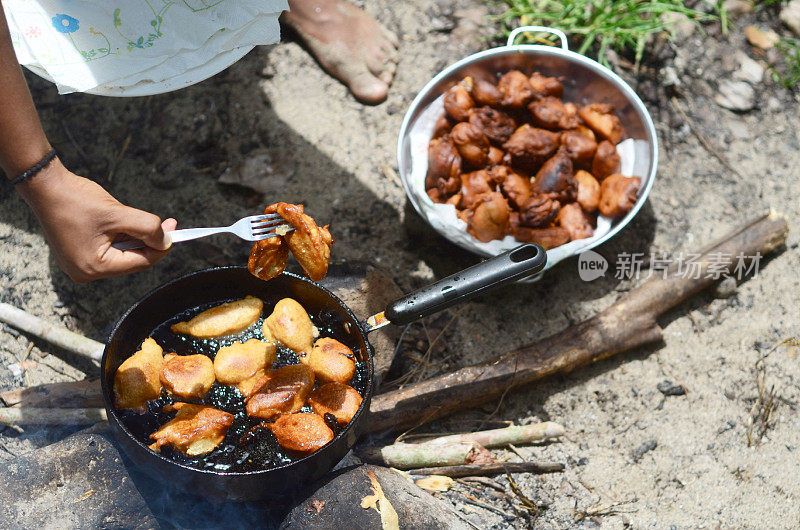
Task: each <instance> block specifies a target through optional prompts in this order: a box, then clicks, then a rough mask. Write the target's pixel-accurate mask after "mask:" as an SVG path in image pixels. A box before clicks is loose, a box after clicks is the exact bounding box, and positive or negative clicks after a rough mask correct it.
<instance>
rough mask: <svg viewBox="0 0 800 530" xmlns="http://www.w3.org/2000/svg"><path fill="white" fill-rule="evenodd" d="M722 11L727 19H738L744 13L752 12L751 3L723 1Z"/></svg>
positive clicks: (735, 0) (734, 0)
mask: <svg viewBox="0 0 800 530" xmlns="http://www.w3.org/2000/svg"><path fill="white" fill-rule="evenodd" d="M722 9H724V10H725V12H726V13H727V14H728V16H729V17H739V16H741V15H744V14H745V13H751V12H752V11H753V3H752V2H748V1H747V0H725V1H724V2H722Z"/></svg>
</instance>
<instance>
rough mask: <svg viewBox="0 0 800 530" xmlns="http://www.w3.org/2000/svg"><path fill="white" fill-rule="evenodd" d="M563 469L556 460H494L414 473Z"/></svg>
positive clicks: (448, 474) (468, 474)
mask: <svg viewBox="0 0 800 530" xmlns="http://www.w3.org/2000/svg"><path fill="white" fill-rule="evenodd" d="M563 470H564V464H559V463H556V462H530V461H528V462H496V463H493V464H464V465H462V466H442V467H423V468H420V469H415V470H413V473H414V474H415V475H444V476H445V477H452V478H460V477H486V476H492V475H502V474H503V473H506V472H509V473H555V472H558V471H563Z"/></svg>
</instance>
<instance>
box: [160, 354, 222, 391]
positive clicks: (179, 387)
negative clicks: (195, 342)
mask: <svg viewBox="0 0 800 530" xmlns="http://www.w3.org/2000/svg"><path fill="white" fill-rule="evenodd" d="M161 384H162V385H164V388H166V389H167V391H168V392H169V393H170V394H172V395H175V396H179V397H182V398H184V399H200V398H201V397H203V396H205V395H206V392H208V389H209V388H211V385H213V384H214V363H213V362H212V361H211V359H209V358H208V357H206V356H205V355H200V354H197V355H177V354H175V353H168V354H166V355H165V356H164V365H163V366H162V367H161Z"/></svg>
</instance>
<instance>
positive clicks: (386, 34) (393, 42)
mask: <svg viewBox="0 0 800 530" xmlns="http://www.w3.org/2000/svg"><path fill="white" fill-rule="evenodd" d="M381 30H382V31H383V35H384V37H386V40H387V41H389V43H390V44H391V45H392V46H393V47H394V48H397V47H398V46H400V40H399V39H398V38H397V35H395V33H394V32H393V31H389V30H388V29H386V28H385V27H383V26H381Z"/></svg>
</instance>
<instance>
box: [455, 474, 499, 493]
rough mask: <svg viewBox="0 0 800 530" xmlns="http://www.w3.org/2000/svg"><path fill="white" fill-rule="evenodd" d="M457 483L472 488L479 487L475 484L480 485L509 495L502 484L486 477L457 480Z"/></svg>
mask: <svg viewBox="0 0 800 530" xmlns="http://www.w3.org/2000/svg"><path fill="white" fill-rule="evenodd" d="M456 482H458V483H459V484H464V485H467V486H470V487H472V488H475V487H477V486H475V485H474V484H480V485H481V486H485V487H487V488H492V489H493V490H496V491H498V492H500V493H502V494H503V495H507V493H506V489H505V488H504V487H503V486H501V485H500V484H498V483H496V482H495V481H493V480H492V479H489V478H486V477H464V478H457V479H456Z"/></svg>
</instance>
